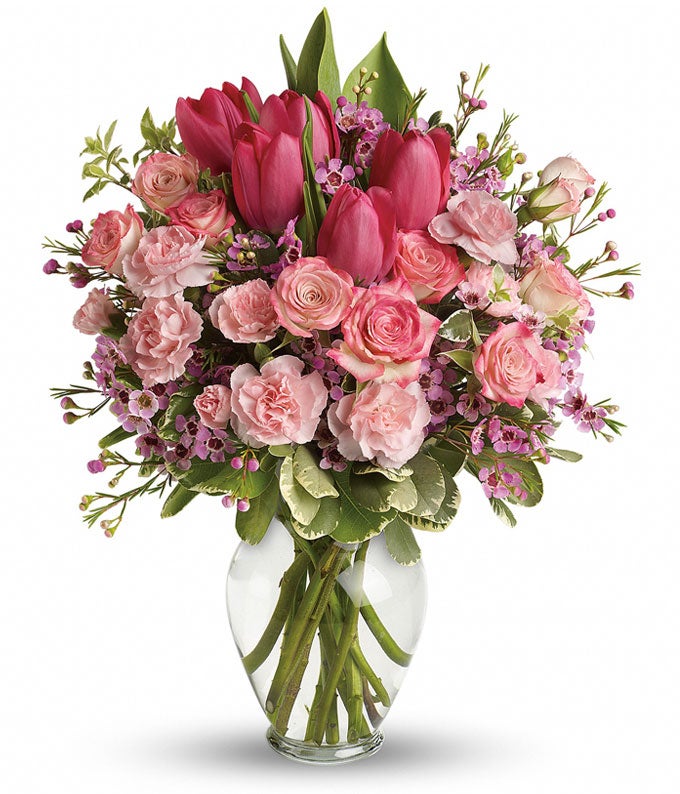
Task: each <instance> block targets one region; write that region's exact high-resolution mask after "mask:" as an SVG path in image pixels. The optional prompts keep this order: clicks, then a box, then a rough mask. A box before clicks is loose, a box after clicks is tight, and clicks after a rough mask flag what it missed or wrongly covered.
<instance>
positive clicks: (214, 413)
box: [194, 383, 231, 430]
mask: <svg viewBox="0 0 680 794" xmlns="http://www.w3.org/2000/svg"><path fill="white" fill-rule="evenodd" d="M194 408H195V409H196V413H198V417H199V419H200V420H201V422H203V424H204V425H205V426H206V427H211V428H213V430H219V429H221V430H224V429H225V428H226V426H227V422H228V421H229V417H230V416H231V389H228V388H227V387H226V386H222V385H221V384H219V383H214V384H212V385H210V386H206V387H205V389H203V391H202V392H201V393H200V394H199V395H198V397H196V399H195V400H194Z"/></svg>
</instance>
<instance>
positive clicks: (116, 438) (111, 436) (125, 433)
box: [99, 427, 137, 449]
mask: <svg viewBox="0 0 680 794" xmlns="http://www.w3.org/2000/svg"><path fill="white" fill-rule="evenodd" d="M135 435H137V434H136V433H135V432H130V431H129V430H123V428H122V427H117V428H116V429H115V430H112V431H111V432H110V433H107V434H106V435H105V436H104V437H103V438H100V439H99V447H100V448H101V449H108V448H109V447H112V446H114V445H115V444H120V442H121V441H125V439H126V438H131V437H132V436H135Z"/></svg>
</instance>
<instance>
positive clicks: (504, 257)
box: [428, 190, 519, 265]
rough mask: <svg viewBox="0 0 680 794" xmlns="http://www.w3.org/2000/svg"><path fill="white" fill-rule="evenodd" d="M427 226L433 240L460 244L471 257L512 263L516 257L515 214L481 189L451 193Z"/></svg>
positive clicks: (507, 263)
mask: <svg viewBox="0 0 680 794" xmlns="http://www.w3.org/2000/svg"><path fill="white" fill-rule="evenodd" d="M428 228H429V232H430V234H431V235H432V236H433V237H434V239H435V240H438V241H439V242H440V243H448V244H449V245H459V246H460V247H461V248H462V249H463V250H464V251H465V252H466V253H467V254H469V255H470V256H471V257H472V258H473V259H478V260H479V261H480V262H484V263H485V264H487V265H488V264H490V263H491V262H492V261H495V262H500V263H501V264H502V265H514V264H516V263H517V261H518V259H519V255H518V253H517V248H516V247H515V242H514V237H515V233H516V232H517V217H516V216H515V214H514V213H513V212H511V211H510V210H509V209H508V207H507V206H506V205H505V204H504V203H503V202H502V201H501V200H500V199H497V198H496V197H495V196H492V195H491V194H490V193H487V192H486V191H484V190H470V191H467V192H463V193H458V194H457V195H456V196H453V197H452V198H451V199H449V202H448V203H447V205H446V212H444V213H442V214H441V215H437V217H436V218H433V219H432V221H431V223H430V225H429V227H428Z"/></svg>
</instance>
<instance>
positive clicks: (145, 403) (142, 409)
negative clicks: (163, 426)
mask: <svg viewBox="0 0 680 794" xmlns="http://www.w3.org/2000/svg"><path fill="white" fill-rule="evenodd" d="M158 408H159V405H158V398H157V397H156V395H155V394H154V393H153V392H152V391H151V390H150V389H144V390H141V391H140V390H139V389H135V391H131V392H130V395H129V397H128V412H129V413H130V414H131V415H132V416H140V417H141V418H142V419H151V418H152V417H153V416H154V415H155V414H156V412H157V411H158Z"/></svg>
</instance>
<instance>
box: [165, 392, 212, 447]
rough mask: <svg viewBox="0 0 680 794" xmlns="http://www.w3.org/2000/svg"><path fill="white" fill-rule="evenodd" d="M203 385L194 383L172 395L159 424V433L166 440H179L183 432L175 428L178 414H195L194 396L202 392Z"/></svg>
mask: <svg viewBox="0 0 680 794" xmlns="http://www.w3.org/2000/svg"><path fill="white" fill-rule="evenodd" d="M201 390H202V386H200V385H199V384H197V383H196V384H194V385H192V386H187V387H186V388H184V389H182V390H181V391H178V392H175V394H173V395H172V397H170V400H169V402H168V407H167V408H166V409H165V414H164V416H163V418H162V419H161V421H160V422H159V424H158V435H159V436H160V437H161V438H162V439H164V440H165V441H179V437H180V435H181V433H179V432H178V431H177V429H176V428H175V420H176V419H177V417H178V416H187V415H193V414H195V413H196V410H195V409H194V398H195V397H198V395H199V394H200V393H201Z"/></svg>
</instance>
